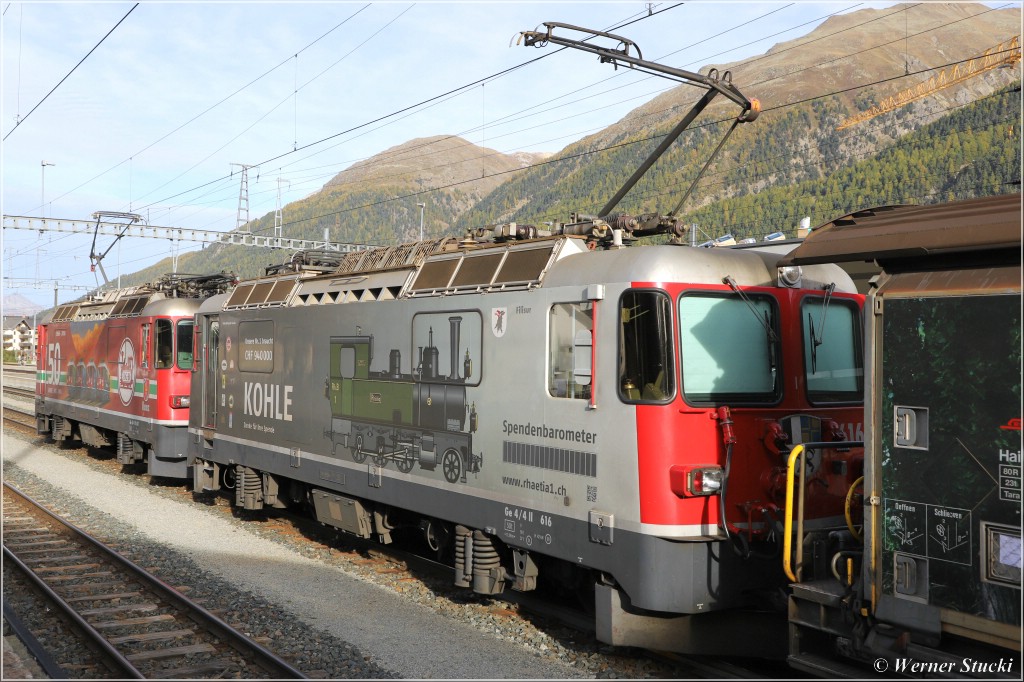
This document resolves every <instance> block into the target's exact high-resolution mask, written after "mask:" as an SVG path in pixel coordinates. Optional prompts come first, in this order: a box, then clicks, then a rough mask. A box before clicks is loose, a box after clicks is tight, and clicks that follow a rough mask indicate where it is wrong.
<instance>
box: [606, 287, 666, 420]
mask: <svg viewBox="0 0 1024 682" xmlns="http://www.w3.org/2000/svg"><path fill="white" fill-rule="evenodd" d="M675 390H676V389H675V366H674V364H673V363H672V313H671V303H670V301H669V298H668V296H667V295H665V294H664V293H663V292H659V291H628V292H626V293H625V294H624V295H623V296H622V300H621V301H620V302H619V397H620V398H621V399H622V400H623V401H625V402H628V403H651V402H653V403H662V402H665V401H667V400H671V399H672V397H673V395H675Z"/></svg>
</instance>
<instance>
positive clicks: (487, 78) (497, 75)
mask: <svg viewBox="0 0 1024 682" xmlns="http://www.w3.org/2000/svg"><path fill="white" fill-rule="evenodd" d="M680 6H681V3H680V4H676V5H672V6H671V7H668V8H666V9H663V10H659V11H657V12H654V13H652V14H649V15H648V14H645V15H644V16H643V17H641V18H640V19H636V20H633V21H630V22H628V23H636V21H641V20H644V19H648V18H650V17H652V16H657V15H658V14H661V13H663V12H667V11H669V10H671V9H675V8H677V7H680ZM624 25H627V24H624ZM617 28H618V27H614V28H613V29H612V30H617ZM562 49H565V48H559V49H558V50H554V51H552V52H549V53H547V54H544V55H541V56H540V57H536V58H534V59H530V60H527V61H525V62H522V63H520V64H518V65H516V66H512V67H509V68H507V69H503V70H501V71H498V72H496V73H493V74H490V75H488V76H485V77H483V78H479V79H477V80H475V81H472V82H470V83H466V84H464V85H462V86H459V87H457V88H453V89H451V90H449V91H447V92H444V93H441V94H438V95H435V96H433V97H429V98H427V99H425V100H421V101H420V102H417V103H415V104H411V105H409V106H407V107H403V108H401V109H398V110H396V111H393V112H391V113H389V114H385V115H383V116H379V117H377V118H375V119H372V120H370V121H366V122H364V123H361V124H359V125H356V126H353V127H351V128H348V129H346V130H342V131H340V132H337V133H334V134H332V135H328V136H327V137H324V138H321V139H319V140H316V141H314V142H310V143H308V144H305V145H302V146H300V147H297V148H295V149H292V150H291V151H288V152H284V153H282V154H278V155H277V156H273V157H270V158H268V159H264V160H263V161H261V162H259V164H257V165H269V164H270V163H272V162H274V161H277V160H279V159H282V158H285V157H287V156H291V155H292V154H295V153H298V152H300V151H303V150H306V149H309V148H311V147H315V146H316V145H319V144H322V143H324V142H327V141H329V140H333V139H336V138H338V137H341V136H342V135H347V134H349V133H352V132H355V131H357V130H362V129H364V128H366V127H368V126H371V125H373V124H374V123H380V122H382V121H385V120H388V119H390V118H394V117H396V116H399V115H400V114H404V113H407V112H411V111H414V110H417V109H420V108H422V107H424V106H425V105H427V104H430V103H433V102H436V101H439V100H443V99H444V98H447V97H450V96H453V95H456V94H460V93H463V92H464V91H467V90H469V89H471V88H474V87H476V86H477V85H480V84H482V83H485V82H487V81H490V80H495V79H497V78H500V77H503V76H506V75H508V74H509V73H512V72H514V71H517V70H519V69H522V68H525V67H526V66H529V65H531V64H534V63H536V62H539V61H540V60H542V59H546V58H549V57H551V56H553V55H555V54H557V53H558V52H560V51H561V50H562ZM285 101H287V99H286V100H283V101H282V102H281V104H283V103H284V102H285ZM278 106H280V104H278ZM275 108H276V107H275ZM268 113H269V112H268ZM243 132H244V131H243ZM122 163H123V162H122ZM179 177H180V176H179ZM94 179H95V178H94ZM207 184H208V183H207ZM202 186H203V185H200V187H202ZM76 189H77V188H76ZM72 191H74V190H72ZM189 191H191V190H184V191H183V192H179V193H178V194H175V195H173V196H172V197H169V198H175V197H178V196H181V195H183V194H186V193H188V192H189ZM58 198H60V197H58ZM166 200H167V198H165V199H161V200H158V201H157V203H159V202H162V201H166Z"/></svg>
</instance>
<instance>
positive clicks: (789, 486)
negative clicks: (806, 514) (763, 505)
mask: <svg viewBox="0 0 1024 682" xmlns="http://www.w3.org/2000/svg"><path fill="white" fill-rule="evenodd" d="M803 452H804V446H803V445H797V446H796V447H794V448H793V449H792V450H790V451H789V459H787V460H786V513H785V519H786V522H785V528H784V529H783V534H782V537H783V540H782V569H783V570H784V571H785V572H786V577H788V578H789V579H790V580H792V581H793V582H795V583H798V582H800V580H799V579H797V577H796V575H795V574H794V573H793V569H792V567H791V566H790V554H791V553H792V548H793V465H794V464H795V462H796V458H797V457H800V463H801V465H802V464H803V457H801V455H803ZM801 468H802V466H801ZM803 511H804V510H803V509H801V510H800V518H803ZM800 544H801V545H802V544H803V538H801V539H800Z"/></svg>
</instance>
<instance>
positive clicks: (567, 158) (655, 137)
mask: <svg viewBox="0 0 1024 682" xmlns="http://www.w3.org/2000/svg"><path fill="white" fill-rule="evenodd" d="M970 59H974V57H971V58H969V59H963V60H958V61H954V62H949V63H948V64H945V65H942V66H939V67H934V68H925V69H921V70H920V71H914V72H911V73H909V74H901V75H898V76H892V77H889V78H883V79H880V80H877V81H874V82H871V83H864V84H860V85H855V86H851V87H849V88H844V89H841V90H835V91H832V92H828V93H824V94H821V95H815V96H813V97H807V98H804V99H802V100H797V101H795V102H789V103H786V104H780V105H777V106H775V107H768V108H766V109H764V110H762V115H764V114H765V113H767V112H772V111H778V110H781V109H786V108H790V107H794V106H798V105H800V104H805V103H808V102H812V101H815V100H820V99H825V98H827V97H833V96H835V95H839V94H844V93H847V92H852V91H854V90H860V89H863V88H868V87H872V86H876V85H880V84H882V83H888V82H891V81H895V80H899V79H901V78H908V77H910V76H916V75H918V74H920V73H925V72H928V71H933V70H935V68H946V67H949V66H952V65H954V64H959V63H964V62H967V61H970ZM731 120H732V119H731V118H730V119H720V120H717V121H710V122H707V123H704V124H702V125H697V126H693V127H691V128H690V129H689V130H688V131H687V132H691V131H695V130H699V129H702V128H707V127H710V126H713V125H719V124H721V123H723V122H725V121H731ZM663 137H664V135H652V136H649V137H646V138H643V139H639V140H631V141H628V142H621V143H616V144H612V145H608V146H605V147H601V148H598V149H591V150H586V151H582V152H579V153H576V154H571V155H568V156H562V157H559V158H557V159H549V160H547V161H542V162H540V163H536V164H533V165H532V166H529V167H527V168H515V169H511V170H507V171H500V172H497V173H492V174H491V175H488V176H486V177H497V176H500V175H507V174H512V173H520V172H523V171H527V170H533V169H536V168H539V167H542V166H547V165H551V164H555V163H563V162H566V161H571V160H574V159H579V158H583V157H586V156H589V155H590V154H598V153H602V152H607V151H611V150H613V149H619V148H623V147H628V146H632V145H635V144H642V143H644V142H651V141H654V140H660V139H661V138H663ZM480 179H481V178H474V179H472V180H465V181H458V182H453V183H449V184H446V185H441V186H438V187H432V188H430V189H425V190H419V191H416V192H410V193H408V194H404V195H401V196H398V197H391V198H389V199H384V200H381V201H375V202H370V203H368V204H362V205H360V206H354V207H350V208H346V209H342V210H339V211H332V212H330V213H324V214H321V215H317V216H310V217H309V218H303V219H302V220H297V221H292V222H290V223H285V226H287V225H296V224H300V223H304V222H310V221H313V220H318V219H320V218H325V217H330V216H333V215H340V214H342V213H349V212H352V211H356V210H359V209H363V208H371V207H373V206H378V205H381V204H384V203H389V202H392V201H403V200H406V199H410V198H412V197H418V196H420V195H423V194H427V193H429V192H435V191H438V190H442V189H450V188H452V187H457V186H459V185H464V184H468V183H471V182H479V181H480Z"/></svg>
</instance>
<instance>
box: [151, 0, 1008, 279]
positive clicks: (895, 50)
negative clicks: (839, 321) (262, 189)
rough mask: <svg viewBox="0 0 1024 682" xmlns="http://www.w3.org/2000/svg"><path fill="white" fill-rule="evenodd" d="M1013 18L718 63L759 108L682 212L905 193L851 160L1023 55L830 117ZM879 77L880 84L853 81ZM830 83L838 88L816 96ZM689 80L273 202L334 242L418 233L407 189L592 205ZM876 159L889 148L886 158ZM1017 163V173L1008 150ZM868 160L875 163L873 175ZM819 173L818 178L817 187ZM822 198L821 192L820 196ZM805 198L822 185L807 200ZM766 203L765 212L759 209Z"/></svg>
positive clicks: (460, 199) (668, 121) (687, 141)
mask: <svg viewBox="0 0 1024 682" xmlns="http://www.w3.org/2000/svg"><path fill="white" fill-rule="evenodd" d="M904 9H906V10H907V11H903V10H904ZM1020 20H1021V11H1020V8H1019V7H1017V8H1013V9H1008V10H990V9H989V8H988V7H986V6H984V5H980V4H963V5H941V4H937V3H921V4H917V5H899V6H896V7H890V8H887V9H885V10H861V11H857V12H852V13H849V14H846V15H842V16H839V17H834V18H832V19H829V20H827V21H825V22H824V23H823V24H822V25H821V26H819V27H818V28H816V29H815V30H814V31H812V32H811V33H809V34H808V35H806V36H804V37H802V38H799V39H797V40H793V41H788V42H784V43H779V44H777V45H775V46H773V47H772V48H771V49H770V50H769V51H768V52H767V53H765V54H764V55H762V56H760V57H756V58H752V59H748V60H745V61H744V62H742V63H738V64H727V65H724V66H721V67H719V68H720V69H722V70H731V71H732V78H733V82H734V83H735V84H736V85H737V87H738V88H739V89H740V90H741V91H742V92H744V93H745V94H746V95H747V96H749V97H757V98H760V99H761V101H762V105H763V107H764V113H762V115H761V117H760V118H759V119H758V120H757V121H755V122H753V123H751V124H745V125H742V126H740V127H739V128H738V129H737V131H736V133H735V134H734V135H733V136H732V138H730V140H729V142H728V144H727V145H726V147H725V148H724V151H723V154H722V155H721V156H720V158H719V160H718V161H717V163H716V164H715V165H713V166H712V167H711V168H710V169H709V172H708V174H707V175H706V176H705V177H704V178H703V180H702V181H701V183H700V184H699V185H698V186H697V188H696V191H695V192H694V194H693V195H692V196H691V198H690V199H689V200H688V202H687V203H686V204H685V205H684V206H683V208H682V211H681V213H680V215H681V216H682V217H683V218H684V220H685V221H687V222H698V223H700V224H701V225H702V226H703V227H704V228H705V229H706V230H708V231H720V230H726V229H734V228H735V229H736V231H737V232H741V233H743V234H756V233H757V232H758V231H759V230H761V231H762V232H764V231H772V230H773V229H776V227H782V228H785V227H789V221H790V220H791V219H792V217H793V216H797V217H799V216H802V215H808V214H810V215H812V221H813V222H821V221H824V220H828V219H830V218H833V217H835V215H839V214H843V213H847V212H849V211H851V210H855V209H857V208H861V207H863V206H864V205H868V204H871V205H877V204H880V203H887V202H895V201H901V200H903V198H902V197H901V196H899V193H900V192H901V191H902V190H903V189H905V188H909V187H910V186H911V185H910V184H906V183H903V182H900V181H896V182H895V184H893V183H892V182H890V184H889V185H886V184H885V183H882V184H881V185H878V184H877V183H874V182H869V181H862V179H860V178H859V175H858V174H859V173H861V172H862V171H863V170H864V169H867V168H868V166H858V165H856V164H858V163H859V162H862V161H864V160H868V159H870V158H872V157H873V156H875V155H878V154H883V153H884V152H885V150H886V149H888V148H890V147H892V145H893V144H894V143H895V142H896V141H898V140H900V139H902V138H903V137H904V136H906V135H907V134H908V133H910V132H912V131H916V130H919V129H921V128H922V127H924V126H926V125H928V124H929V123H930V122H932V121H935V120H936V119H938V118H941V117H943V116H948V115H950V113H951V112H952V111H954V107H956V106H958V105H962V104H966V103H968V102H971V101H974V100H977V99H978V98H982V97H986V96H989V95H991V94H992V93H993V92H995V91H996V90H997V89H999V88H1001V87H1005V86H1006V85H1007V84H1009V83H1011V82H1013V81H1014V80H1015V79H1019V77H1020V75H1019V74H1020V69H1019V67H1018V68H1015V69H999V70H995V71H990V72H988V73H986V74H984V75H981V76H977V77H974V78H972V79H970V80H969V81H967V82H966V83H965V84H963V85H960V86H957V87H954V88H949V89H947V90H941V91H938V92H936V93H935V94H934V95H932V96H930V97H928V98H926V99H924V100H921V101H919V102H916V103H914V104H912V105H910V106H907V107H904V108H902V109H900V110H897V111H895V112H893V113H890V114H887V115H886V116H883V117H879V118H877V119H875V120H872V121H868V122H866V123H863V124H860V125H858V126H855V127H853V128H850V129H848V130H845V131H836V127H837V126H838V125H839V124H840V123H841V122H842V121H843V120H845V119H846V117H847V116H849V115H850V114H851V113H853V112H856V111H860V110H862V109H865V108H867V107H868V106H869V105H870V104H872V103H874V101H876V98H881V97H884V96H888V95H891V94H893V93H895V92H897V91H898V90H900V89H903V88H905V87H909V86H911V85H913V84H916V83H917V82H920V81H922V80H924V79H926V78H927V77H928V76H929V75H931V72H929V73H922V74H920V75H917V76H914V77H912V78H897V77H900V76H903V75H904V72H905V71H906V70H907V68H909V69H910V70H911V71H914V70H916V69H919V68H921V67H923V66H924V65H925V64H927V65H930V66H942V65H944V64H947V63H950V62H952V61H956V60H959V59H965V58H967V57H970V56H973V55H978V54H980V53H981V52H983V51H984V49H986V48H988V47H990V46H992V45H995V44H996V43H998V42H1000V41H1002V40H1005V39H1007V38H1009V37H1012V36H1013V35H1015V34H1016V32H1017V31H1018V30H1019V26H1020ZM904 22H906V25H904ZM906 50H909V52H907V56H906V57H904V53H905V51H906ZM844 55H852V56H850V57H844ZM704 71H707V69H706V68H705V69H704ZM886 79H893V80H886ZM874 82H879V83H880V84H879V85H877V86H872V87H865V88H859V89H852V88H853V86H854V85H856V84H864V83H874ZM830 92H831V93H837V94H832V95H824V96H821V93H830ZM700 94H702V92H701V91H700V90H698V89H696V88H694V87H692V86H688V85H681V86H679V87H676V88H673V89H671V90H669V91H666V92H665V93H663V94H662V95H660V96H658V97H656V98H654V99H652V100H651V101H649V102H647V103H646V104H644V105H642V106H640V107H638V108H637V109H635V110H633V111H632V112H630V113H629V114H628V115H627V116H625V117H624V118H623V119H622V120H621V121H619V122H618V123H616V124H615V125H612V126H610V127H608V128H607V129H605V130H603V131H601V132H599V133H597V134H595V135H591V136H588V137H586V138H584V139H582V140H580V141H578V142H576V143H574V144H572V145H570V146H568V147H566V148H565V149H564V150H562V151H561V152H559V153H558V154H557V155H555V156H553V157H551V158H544V156H543V155H534V156H530V155H516V154H513V155H505V154H500V153H498V152H495V151H494V150H489V149H481V148H479V147H476V146H475V145H472V144H470V143H469V142H467V141H465V140H462V139H461V138H458V137H454V136H447V135H440V136H436V137H431V138H425V139H418V140H411V141H408V142H405V143H403V144H400V145H397V146H395V147H393V148H391V149H388V150H386V151H384V152H382V153H380V154H378V155H376V156H374V157H373V158H371V159H368V160H366V161H364V162H361V163H359V164H355V165H354V166H352V167H351V168H349V169H347V170H345V171H343V172H342V173H339V174H338V175H337V176H335V177H334V178H332V179H331V180H330V181H329V182H328V183H326V184H325V186H324V187H323V188H322V190H320V191H319V192H317V193H315V194H313V195H311V196H309V197H307V198H306V199H303V200H301V201H297V202H294V203H292V204H289V205H287V206H286V207H284V211H283V213H284V216H285V226H284V233H285V234H287V235H288V236H294V237H303V238H307V239H323V238H324V235H325V231H326V234H328V235H329V238H330V240H332V241H342V242H356V243H377V244H381V243H396V242H402V241H409V240H412V239H415V238H417V237H418V235H419V220H420V215H418V206H417V203H418V202H423V203H426V204H427V206H428V208H427V209H426V210H425V211H424V215H423V218H424V228H425V233H426V234H427V235H428V236H436V235H442V234H455V235H457V234H462V233H464V232H465V230H466V229H467V228H472V227H476V226H480V225H487V224H493V223H498V222H505V221H512V220H514V221H517V222H521V223H527V222H541V221H546V220H566V219H567V218H568V216H569V214H570V212H572V211H582V212H585V213H594V212H597V211H598V209H600V208H601V207H602V206H603V205H604V204H605V203H606V202H607V200H608V199H609V198H610V197H611V196H613V195H614V193H615V192H616V190H618V188H619V187H620V186H621V185H622V183H623V182H624V180H625V179H626V178H627V177H628V176H629V175H630V174H631V173H632V172H633V171H634V169H636V168H637V167H638V165H639V164H640V163H641V162H642V161H643V160H644V158H645V157H646V156H647V155H648V153H649V152H650V150H651V149H653V148H654V147H655V146H656V145H657V144H658V142H659V141H660V140H661V137H662V136H663V135H664V134H665V132H666V131H667V130H668V129H669V128H670V127H671V126H673V125H674V124H675V123H676V121H677V120H678V119H679V117H681V116H682V114H683V113H684V112H685V111H686V110H687V109H688V108H689V104H688V103H689V102H691V101H693V100H694V99H695V98H696V97H697V96H699V95H700ZM719 99H724V98H719ZM1010 99H1011V100H1014V101H1015V102H1016V105H1017V109H1016V116H1017V118H1018V119H1019V116H1020V113H1019V97H1017V98H1013V97H1011V98H1010ZM737 113H738V109H737V107H736V106H735V105H733V104H731V103H728V102H723V103H721V104H716V105H713V106H712V107H709V109H708V111H706V112H704V114H703V115H702V117H701V118H700V119H698V121H697V123H698V124H701V123H703V124H705V125H703V127H702V126H701V125H696V126H693V127H692V130H690V131H687V132H686V133H684V134H683V136H681V137H680V139H679V140H677V141H676V142H675V143H674V144H673V145H672V147H670V149H669V150H668V152H667V153H666V154H665V156H664V157H663V158H662V159H660V160H659V161H658V162H657V163H656V164H655V165H654V167H653V168H652V169H651V170H650V171H649V172H648V174H647V175H646V176H645V177H644V178H643V179H642V180H641V182H640V183H639V184H638V185H637V186H636V187H635V188H634V189H633V190H632V191H631V192H630V193H629V194H628V195H627V196H626V197H625V199H624V201H623V202H622V203H621V205H620V206H619V207H617V209H616V211H614V212H620V211H622V212H636V213H639V212H655V211H657V212H667V211H668V210H670V209H672V208H673V207H674V206H675V205H676V203H677V202H678V201H679V199H680V198H681V196H682V193H683V192H684V190H685V189H686V188H687V187H688V186H689V184H690V181H691V179H692V178H693V177H694V175H695V174H696V172H697V170H698V169H699V168H700V167H701V165H702V164H703V163H704V161H705V160H706V159H707V157H708V155H709V154H710V152H711V150H712V149H713V147H714V145H715V144H717V142H718V140H719V138H720V137H721V135H722V134H723V132H724V129H725V127H726V126H728V125H729V123H730V122H731V119H732V118H733V117H734V116H735V115H736V114H737ZM993 115H997V116H998V115H1001V114H993ZM1009 115H1010V116H1012V115H1013V112H1012V111H1011V112H1010V114H1009ZM958 120H959V119H958ZM979 121H980V119H979ZM978 125H981V124H980V123H979V124H978ZM984 125H991V123H986V124H984ZM1018 133H1019V131H1018ZM962 137H963V140H964V141H965V144H964V147H963V148H964V150H965V155H964V157H963V160H962V161H958V162H957V163H958V164H961V165H962V164H968V166H969V165H970V163H971V162H972V161H973V160H974V159H975V157H972V156H971V154H976V155H977V154H980V152H978V151H977V142H976V140H975V131H970V132H968V131H964V133H963V135H962ZM986 139H987V140H988V141H987V142H986V143H985V144H986V145H987V146H988V148H989V152H991V157H989V156H985V158H986V159H989V160H988V161H985V163H987V164H989V165H992V164H995V165H994V167H993V168H990V169H989V170H988V171H986V172H985V173H983V175H986V176H987V177H988V180H987V181H986V182H988V184H987V185H986V184H985V183H984V182H983V183H982V185H984V186H982V185H977V186H976V189H975V190H973V191H975V192H978V193H980V194H985V193H996V192H998V191H1000V190H998V189H992V186H991V183H992V182H997V183H1001V182H1003V181H1004V179H1005V177H1007V174H1008V173H1013V172H1014V171H1013V165H1012V164H1010V165H1009V166H1008V165H1007V163H1005V162H1003V161H998V162H996V161H992V160H991V159H1004V158H1005V157H1006V154H1007V149H1011V150H1012V149H1016V148H1017V145H1018V144H1019V143H1018V142H1017V141H1016V140H1014V139H1010V140H1007V139H996V137H995V136H990V137H989V138H986ZM936 144H940V142H936ZM997 148H998V149H997ZM922 153H923V152H922ZM986 153H988V152H986ZM1010 155H1011V156H1013V154H1010ZM982 156H983V155H982ZM880 158H885V159H889V161H891V162H896V161H897V160H898V159H897V157H896V156H883V157H880ZM978 158H980V156H979V157H978ZM920 168H922V166H921V165H920V164H916V165H911V166H906V167H903V168H902V169H903V171H904V172H912V171H919V172H920V173H923V174H924V175H928V174H930V175H931V176H934V177H931V179H930V180H928V182H927V183H926V184H927V185H928V186H927V187H924V186H923V185H922V184H921V183H918V182H916V181H915V183H913V187H914V190H913V191H914V193H915V195H920V196H923V197H925V198H924V199H923V200H938V199H940V198H945V197H946V196H947V195H949V194H950V193H951V192H952V194H954V195H957V196H959V195H960V193H961V191H962V190H963V186H959V187H960V188H959V189H957V190H955V191H952V190H948V191H947V189H946V187H947V186H948V185H949V184H950V183H949V176H947V175H944V174H948V173H954V174H956V173H960V174H962V172H963V171H962V169H960V166H958V165H956V164H954V165H952V166H951V165H950V164H948V163H947V164H945V166H944V167H943V168H942V169H939V168H938V167H937V166H932V167H930V169H929V170H927V171H920ZM1017 168H1018V170H1017V171H1016V172H1017V173H1018V175H1017V177H1018V178H1019V164H1018V166H1017ZM858 169H861V170H858ZM873 172H876V174H878V175H879V177H881V176H882V175H883V174H884V173H883V172H882V171H881V170H878V171H873ZM966 172H968V173H971V172H973V171H966ZM940 176H941V177H940ZM997 176H998V178H999V179H996V180H992V178H996V177H997ZM922 177H923V176H922ZM840 179H842V182H840ZM815 183H828V184H827V187H828V190H827V191H825V190H822V189H821V187H823V186H824V185H821V184H815ZM842 183H845V184H842ZM773 188H774V189H776V190H777V191H776V192H774V193H773V194H771V195H765V198H764V199H761V200H754V199H749V198H747V197H748V195H760V194H763V193H765V192H766V191H767V190H769V189H773ZM887 188H892V189H893V191H892V192H890V191H889V189H887ZM1003 191H1006V190H1005V188H1004V190H1003ZM798 192H802V193H803V194H799V193H798ZM769 196H770V197H772V198H771V200H770V202H769V199H768V197H769ZM823 196H827V197H829V199H828V201H825V200H820V198H821V197H823ZM782 197H785V201H788V202H789V206H788V208H787V207H784V206H782V205H780V204H779V202H781V201H783V199H782ZM814 197H818V198H819V199H815V200H814V202H813V203H812V205H811V206H810V207H808V202H811V200H812V198H814ZM918 201H920V199H918ZM738 202H740V203H738ZM742 202H746V203H742ZM768 203H771V206H772V209H771V210H770V211H769V210H768V209H766V208H765V206H766V205H767V204H768ZM740 206H744V207H753V206H757V207H759V208H758V209H757V210H758V211H760V212H761V213H760V214H758V215H746V213H745V212H747V211H748V209H747V208H739V207H740ZM815 206H816V207H817V208H815ZM749 210H750V211H753V210H754V209H753V208H750V209H749ZM766 225H771V226H772V228H771V229H769V228H767V227H764V226H766ZM250 227H251V229H252V231H253V232H255V233H257V234H268V235H269V234H273V231H274V215H273V213H270V214H267V215H266V216H263V217H262V218H260V219H259V220H255V221H253V222H252V223H251V224H250ZM286 256H287V254H285V253H284V252H280V251H271V250H268V249H252V248H242V247H222V246H217V247H212V248H207V249H204V250H203V251H200V252H198V253H194V254H188V255H185V256H183V257H182V259H181V263H180V266H179V270H180V271H186V272H214V271H219V270H231V271H234V272H236V273H238V274H240V275H242V276H253V275H255V274H258V273H259V272H260V271H261V270H262V268H263V267H265V266H266V265H269V264H272V263H279V262H281V261H283V260H284V259H285V258H286ZM167 270H168V263H167V262H164V263H160V264H158V265H157V266H155V267H153V268H149V269H147V270H146V271H143V272H142V273H138V275H137V276H136V277H133V278H132V280H133V281H143V280H145V279H151V278H152V277H153V276H154V275H157V274H162V273H164V272H166V271H167Z"/></svg>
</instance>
